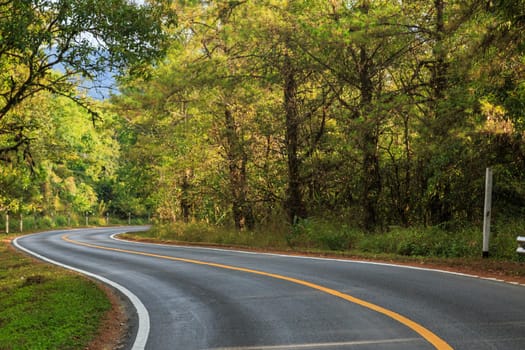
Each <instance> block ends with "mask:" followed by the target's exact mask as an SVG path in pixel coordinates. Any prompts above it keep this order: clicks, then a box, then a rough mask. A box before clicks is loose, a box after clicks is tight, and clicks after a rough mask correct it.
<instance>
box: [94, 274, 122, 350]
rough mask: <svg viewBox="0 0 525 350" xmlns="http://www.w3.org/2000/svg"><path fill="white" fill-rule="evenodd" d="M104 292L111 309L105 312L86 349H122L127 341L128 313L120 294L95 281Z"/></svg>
mask: <svg viewBox="0 0 525 350" xmlns="http://www.w3.org/2000/svg"><path fill="white" fill-rule="evenodd" d="M96 283H97V284H98V286H99V287H100V288H101V289H102V290H103V291H104V293H106V295H107V297H108V299H109V301H110V302H111V309H110V310H109V311H108V312H107V313H106V315H105V317H104V319H103V320H102V323H101V325H100V328H99V331H98V335H97V336H96V337H95V339H93V341H92V342H91V343H90V344H89V345H88V346H87V348H86V350H115V349H123V348H124V347H125V346H126V342H127V341H128V319H129V317H128V313H127V311H126V306H125V302H124V301H123V300H122V297H121V296H120V294H118V293H117V292H116V291H115V290H113V289H111V288H109V287H107V286H106V285H104V284H101V283H99V282H96Z"/></svg>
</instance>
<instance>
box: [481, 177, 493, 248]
mask: <svg viewBox="0 0 525 350" xmlns="http://www.w3.org/2000/svg"><path fill="white" fill-rule="evenodd" d="M491 207H492V169H491V168H487V171H486V174H485V209H484V210H483V255H482V256H483V257H484V258H488V257H489V239H490V215H491Z"/></svg>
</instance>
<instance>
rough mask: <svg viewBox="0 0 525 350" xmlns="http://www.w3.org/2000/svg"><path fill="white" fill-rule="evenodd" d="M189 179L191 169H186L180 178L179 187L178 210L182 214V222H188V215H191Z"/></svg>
mask: <svg viewBox="0 0 525 350" xmlns="http://www.w3.org/2000/svg"><path fill="white" fill-rule="evenodd" d="M190 177H191V169H186V170H185V171H184V175H183V176H182V185H181V192H182V195H181V199H180V208H181V212H182V219H183V220H184V222H189V221H190V215H191V203H190V194H189V190H190V187H191V185H190Z"/></svg>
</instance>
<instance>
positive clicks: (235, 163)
mask: <svg viewBox="0 0 525 350" xmlns="http://www.w3.org/2000/svg"><path fill="white" fill-rule="evenodd" d="M224 117H225V119H224V121H225V126H226V130H225V136H226V154H227V158H228V169H229V180H230V193H231V196H232V198H231V203H232V212H233V219H234V222H235V228H236V229H237V230H240V231H242V230H245V229H249V230H251V229H253V228H254V225H255V219H254V216H253V209H252V206H251V204H250V203H249V201H248V199H247V197H248V185H247V176H246V163H247V162H248V156H247V155H246V152H245V151H244V146H243V144H242V141H241V139H240V137H239V134H238V130H237V127H236V124H235V119H234V116H233V113H232V111H231V110H230V108H229V107H226V108H225V110H224Z"/></svg>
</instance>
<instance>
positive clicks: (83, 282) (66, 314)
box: [0, 235, 111, 350]
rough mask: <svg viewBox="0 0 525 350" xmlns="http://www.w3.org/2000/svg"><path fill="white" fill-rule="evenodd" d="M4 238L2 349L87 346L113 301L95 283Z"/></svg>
mask: <svg viewBox="0 0 525 350" xmlns="http://www.w3.org/2000/svg"><path fill="white" fill-rule="evenodd" d="M5 238H6V236H5V235H1V236H0V239H4V240H3V241H0V349H2V350H4V349H5V350H8V349H9V350H14V349H85V348H86V346H87V345H88V344H89V342H90V341H91V340H92V339H93V338H94V336H95V335H96V333H97V331H98V329H99V326H100V322H101V320H102V319H103V317H104V315H105V314H106V312H107V311H109V310H110V308H111V304H110V302H109V300H108V299H107V296H106V295H105V293H104V292H103V291H102V290H101V289H100V288H99V287H97V285H96V284H95V283H94V282H92V281H89V280H87V279H85V278H83V277H81V276H78V275H76V274H74V273H71V272H68V271H64V270H62V269H59V268H57V267H54V266H51V265H48V264H44V263H40V262H36V261H35V260H33V259H31V258H28V257H26V256H25V255H23V254H21V253H19V252H16V251H14V249H12V248H9V243H8V241H7V239H5Z"/></svg>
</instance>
